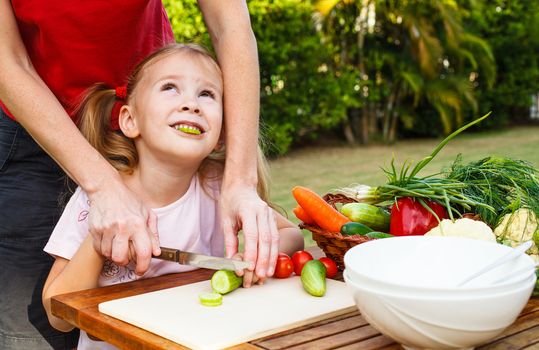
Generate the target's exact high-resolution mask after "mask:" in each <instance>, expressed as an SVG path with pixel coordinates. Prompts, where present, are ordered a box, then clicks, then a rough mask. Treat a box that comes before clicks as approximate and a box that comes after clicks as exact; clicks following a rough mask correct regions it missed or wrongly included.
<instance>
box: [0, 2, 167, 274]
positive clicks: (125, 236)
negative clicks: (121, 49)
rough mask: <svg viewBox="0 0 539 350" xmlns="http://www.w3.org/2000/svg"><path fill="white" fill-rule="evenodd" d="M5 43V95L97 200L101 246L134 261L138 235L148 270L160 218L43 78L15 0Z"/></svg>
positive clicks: (94, 227)
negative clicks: (17, 16) (86, 134)
mask: <svg viewBox="0 0 539 350" xmlns="http://www.w3.org/2000/svg"><path fill="white" fill-rule="evenodd" d="M0 42H1V43H2V49H1V50H0V67H1V69H0V100H2V102H3V103H4V104H5V105H6V106H7V108H8V109H9V110H10V112H11V113H12V114H13V115H15V116H16V118H17V121H18V122H19V123H21V124H22V126H23V127H24V128H25V129H26V130H27V131H28V132H29V133H30V134H31V135H32V137H33V138H34V139H35V140H36V142H37V143H38V144H39V145H40V146H41V147H42V148H43V149H44V150H45V151H46V152H47V153H48V154H49V155H50V156H51V157H52V158H53V159H54V160H55V161H56V162H57V163H58V164H59V165H60V166H61V167H62V168H63V169H64V170H65V171H66V173H67V174H68V175H69V176H70V177H71V178H72V179H73V180H74V181H75V182H77V184H79V185H80V186H81V187H82V188H83V189H84V190H85V191H86V193H88V196H89V198H90V200H91V203H92V206H91V208H90V218H89V220H90V232H91V233H92V234H93V235H94V237H96V248H98V249H99V250H100V251H101V252H102V253H103V254H104V255H105V256H107V257H112V260H113V261H115V262H117V263H119V264H122V265H123V264H126V263H127V262H128V259H127V257H128V242H129V239H132V240H134V241H135V247H136V248H137V259H138V260H137V273H140V274H142V273H143V272H144V271H145V270H146V269H147V267H148V265H149V263H150V259H151V252H152V243H153V249H154V254H158V253H159V250H158V247H159V244H158V242H157V241H156V231H157V225H156V218H155V216H154V214H153V212H152V211H151V210H149V209H147V208H146V207H145V206H144V205H143V204H142V202H141V201H140V200H138V199H137V198H136V197H135V196H134V195H133V194H132V193H131V192H130V191H129V190H128V189H127V187H126V186H125V185H124V184H123V182H122V180H121V178H120V176H119V174H118V172H117V171H116V170H115V169H114V168H113V167H112V166H111V165H110V164H109V163H108V162H107V161H106V160H105V159H104V158H103V157H102V156H101V155H100V154H99V152H97V151H96V150H95V149H94V148H93V147H92V146H91V145H90V144H89V143H88V142H87V141H86V139H85V138H84V137H83V136H82V134H81V133H80V132H79V130H78V129H77V127H76V126H75V124H74V123H73V122H72V121H71V119H70V118H69V116H68V115H67V113H66V112H65V110H64V108H63V107H62V105H61V104H60V102H58V99H57V98H56V97H55V96H54V95H53V93H52V92H51V91H50V89H49V88H48V87H47V86H46V85H45V83H44V82H43V80H42V79H41V78H40V77H39V75H38V74H37V72H36V71H35V69H34V67H33V65H32V62H31V61H30V58H29V57H28V54H27V51H26V48H25V47H24V44H23V42H22V39H21V37H20V34H19V30H18V27H17V23H16V21H15V16H14V14H13V10H12V7H11V2H10V1H9V0H0ZM67 49H68V48H66V50H67ZM66 74H76V72H66ZM101 236H102V237H103V238H102V239H101Z"/></svg>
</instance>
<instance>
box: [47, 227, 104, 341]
mask: <svg viewBox="0 0 539 350" xmlns="http://www.w3.org/2000/svg"><path fill="white" fill-rule="evenodd" d="M103 263H104V258H103V257H102V256H101V255H99V254H98V253H97V252H96V251H95V249H94V248H93V242H92V236H90V235H88V236H87V237H86V239H85V240H84V241H83V243H82V245H81V246H80V248H79V250H77V253H75V255H74V256H73V258H72V259H71V260H66V259H64V258H60V257H57V258H56V260H55V262H54V264H53V265H52V268H51V271H50V272H49V277H47V281H46V282H45V286H44V287H43V295H42V298H43V306H44V307H45V311H47V317H48V318H49V322H50V324H51V325H52V326H53V327H54V328H56V329H58V330H59V331H62V332H68V331H70V330H72V329H73V328H74V327H73V325H71V324H70V323H68V322H66V321H64V320H62V319H60V318H58V317H56V316H53V314H52V313H51V297H53V296H55V295H58V294H63V293H69V292H76V291H79V290H85V289H90V288H95V287H97V281H98V279H99V274H100V273H101V270H102V268H103Z"/></svg>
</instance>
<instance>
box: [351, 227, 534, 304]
mask: <svg viewBox="0 0 539 350" xmlns="http://www.w3.org/2000/svg"><path fill="white" fill-rule="evenodd" d="M512 250H513V248H511V247H507V246H504V245H501V244H496V243H491V242H485V241H480V240H473V239H466V238H456V237H426V236H406V237H394V238H386V239H380V240H374V241H370V242H366V243H362V244H359V245H357V246H355V247H353V248H351V249H350V250H348V251H347V252H346V254H345V255H344V264H345V267H346V270H347V271H348V276H349V277H350V278H351V279H353V281H354V282H356V283H359V284H361V285H368V286H369V287H370V288H375V289H376V290H380V291H386V292H392V291H394V290H395V289H398V290H399V292H400V293H408V294H410V295H419V294H421V295H429V294H431V293H436V294H437V295H449V296H455V295H463V296H470V295H472V294H475V295H484V294H488V293H500V292H507V291H512V290H514V289H515V288H518V287H519V286H521V285H522V284H523V283H526V282H527V281H528V280H529V279H530V278H531V276H533V275H535V263H534V261H533V259H532V258H531V257H529V256H528V255H526V254H524V253H522V254H519V256H518V257H517V258H515V259H513V260H512V261H509V262H507V263H505V264H503V265H501V266H499V267H498V268H495V269H492V270H491V271H489V272H488V273H485V274H483V275H482V276H480V277H477V278H476V279H475V280H472V281H471V282H470V283H468V284H466V285H464V286H462V287H457V284H458V282H460V281H461V280H463V279H464V278H465V277H467V276H468V275H470V274H472V273H473V272H475V271H477V270H479V269H481V268H482V267H483V266H486V265H488V264H490V263H491V262H492V261H494V260H496V259H497V258H499V257H501V256H503V255H505V254H507V253H509V252H511V251H512ZM514 271H521V272H520V273H519V274H518V276H515V275H514ZM505 277H507V282H504V281H503V280H504V278H505ZM500 279H502V281H501V282H500V281H499V280H500Z"/></svg>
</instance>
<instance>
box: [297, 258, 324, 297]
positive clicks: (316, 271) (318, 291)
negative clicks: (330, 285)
mask: <svg viewBox="0 0 539 350" xmlns="http://www.w3.org/2000/svg"><path fill="white" fill-rule="evenodd" d="M301 284H302V285H303V289H305V291H306V292H307V293H309V294H310V295H313V296H315V297H321V296H323V295H324V294H326V267H325V266H324V264H323V263H322V262H321V261H320V260H309V261H307V262H306V263H305V265H304V266H303V269H302V270H301Z"/></svg>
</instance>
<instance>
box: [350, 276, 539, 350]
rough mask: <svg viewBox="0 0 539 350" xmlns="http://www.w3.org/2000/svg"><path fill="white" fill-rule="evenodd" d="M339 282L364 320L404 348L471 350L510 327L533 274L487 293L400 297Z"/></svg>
mask: <svg viewBox="0 0 539 350" xmlns="http://www.w3.org/2000/svg"><path fill="white" fill-rule="evenodd" d="M348 272H349V271H348V270H347V269H346V270H345V271H344V273H343V276H344V280H345V282H346V284H347V286H348V288H349V289H350V291H351V292H352V295H353V298H354V300H355V302H356V305H357V307H358V309H359V310H360V312H361V314H362V315H363V316H364V317H365V319H366V320H367V321H368V322H369V323H370V324H371V325H372V326H373V327H374V328H376V329H378V330H379V331H380V332H381V333H383V334H385V335H387V336H389V337H391V338H393V339H394V340H395V341H397V342H399V343H401V344H402V345H404V346H405V347H407V348H409V349H471V348H473V347H474V346H475V345H478V344H481V343H483V342H485V341H487V340H489V339H491V338H493V337H495V336H496V335H498V334H500V333H501V332H502V331H503V330H504V329H505V328H506V327H508V326H509V325H511V324H512V323H513V322H514V321H515V319H516V318H517V317H518V315H519V313H520V312H521V311H522V309H523V308H524V306H525V305H526V303H527V301H528V299H529V297H530V295H531V292H532V290H533V287H534V285H535V280H536V277H535V275H534V276H531V277H530V278H529V279H528V280H527V281H525V283H521V286H520V287H518V288H516V289H514V290H512V291H509V292H502V293H497V294H496V293H491V294H488V295H484V296H481V295H472V296H469V297H466V296H456V297H451V296H439V295H438V294H437V293H433V294H432V295H431V296H430V297H429V296H426V295H419V296H410V295H405V296H403V295H402V294H401V293H399V290H398V289H396V290H394V292H393V293H389V292H384V291H379V290H375V289H370V288H368V287H366V286H364V285H361V284H357V283H356V282H354V281H353V280H352V279H351V277H350V276H349V274H348Z"/></svg>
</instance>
